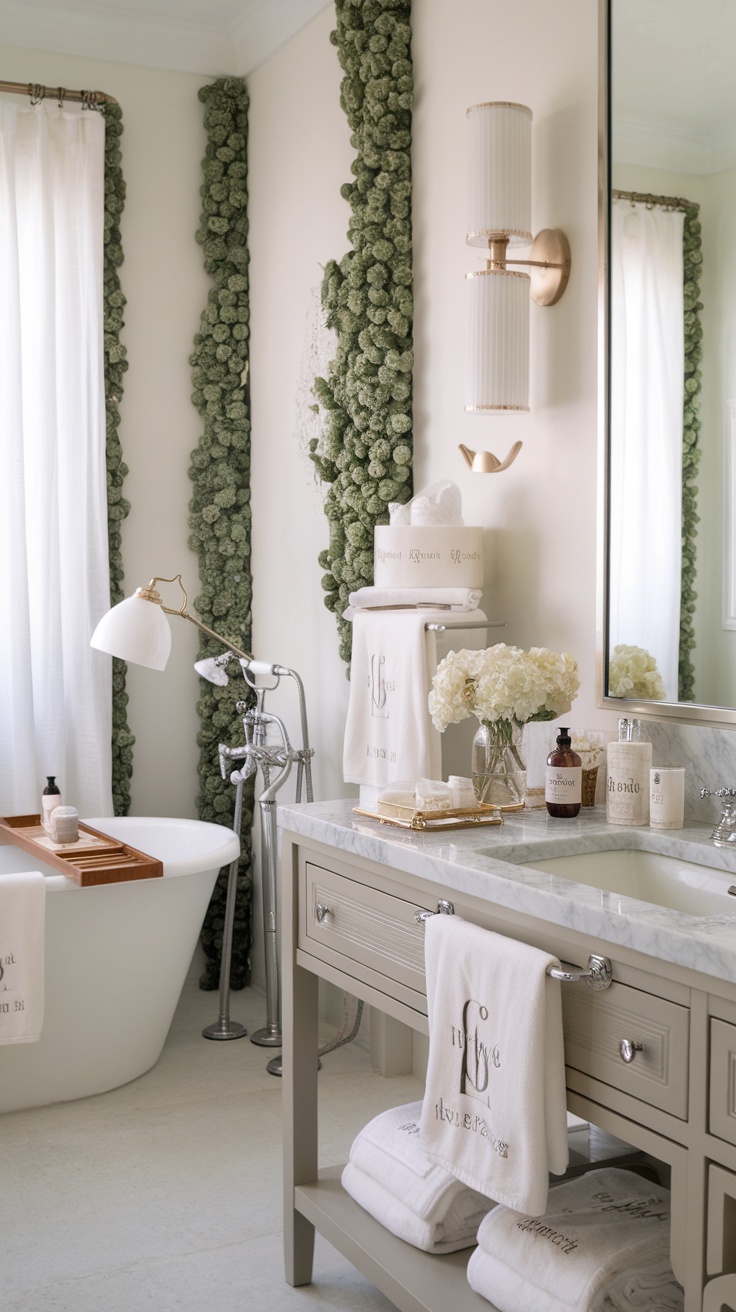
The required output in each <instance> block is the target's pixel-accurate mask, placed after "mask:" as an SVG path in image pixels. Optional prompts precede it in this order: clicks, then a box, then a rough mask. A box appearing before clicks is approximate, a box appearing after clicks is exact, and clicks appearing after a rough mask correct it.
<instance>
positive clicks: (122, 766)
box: [103, 103, 135, 815]
mask: <svg viewBox="0 0 736 1312" xmlns="http://www.w3.org/2000/svg"><path fill="white" fill-rule="evenodd" d="M103 112H104V116H105V200H104V205H105V219H104V224H105V228H104V248H103V314H104V344H103V350H104V374H105V412H106V413H105V422H106V460H107V532H108V541H109V551H110V602H111V605H113V606H114V605H116V603H117V602H119V601H122V599H123V587H122V581H123V573H124V570H123V557H122V552H121V533H120V527H121V524H122V522H123V520H124V519H125V517H126V515H127V514H128V511H129V510H130V502H128V501H126V500H125V497H124V496H123V483H124V480H125V476H126V474H127V473H128V470H127V466H126V465H125V463H124V462H123V451H122V447H121V445H120V438H119V437H118V425H119V423H120V401H121V398H122V395H123V374H124V373H125V370H126V369H127V368H128V362H127V360H126V358H125V357H126V351H125V347H124V346H123V344H122V342H121V340H120V334H121V331H122V328H123V308H124V306H125V297H124V296H123V293H122V291H121V289H120V278H119V277H118V269H119V268H120V265H121V264H122V262H123V248H122V245H121V242H120V216H121V214H122V212H123V206H124V204H125V182H124V180H123V171H122V168H121V167H120V160H121V154H120V137H121V135H122V131H123V123H122V117H123V112H122V110H121V108H120V106H119V105H117V104H112V103H106V104H105V105H104V107H103ZM126 669H127V667H126V664H125V661H120V660H117V659H113V663H112V802H113V812H114V814H115V815H127V814H128V811H129V809H130V779H131V775H132V773H133V743H134V742H135V739H134V737H133V735H132V733H131V732H130V729H129V728H128V713H127V706H128V694H127V693H126V691H125V678H126Z"/></svg>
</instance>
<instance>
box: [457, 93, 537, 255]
mask: <svg viewBox="0 0 736 1312" xmlns="http://www.w3.org/2000/svg"><path fill="white" fill-rule="evenodd" d="M468 125H469V136H470V150H469V158H468V184H469V188H468V190H469V195H468V232H467V236H466V241H467V243H468V245H469V246H487V245H488V241H489V239H490V238H491V237H493V236H496V237H501V236H508V238H509V244H510V245H512V246H528V245H529V244H530V242H531V240H532V233H531V225H532V111H531V110H530V109H528V108H527V106H526V105H512V104H507V103H506V102H503V101H498V102H494V101H492V102H490V103H489V104H485V105H471V107H470V109H469V110H468Z"/></svg>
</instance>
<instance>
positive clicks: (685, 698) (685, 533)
mask: <svg viewBox="0 0 736 1312" xmlns="http://www.w3.org/2000/svg"><path fill="white" fill-rule="evenodd" d="M683 253H684V293H685V296H684V300H685V404H684V412H683V443H682V596H681V602H680V663H679V687H678V699H679V701H681V702H691V701H694V699H695V669H694V666H693V662H692V651H693V648H694V646H695V630H694V627H693V616H694V613H695V603H696V601H697V596H698V594H697V592H696V591H695V575H696V550H697V541H696V539H697V526H698V524H699V522H700V517H699V515H698V513H697V497H698V489H697V487H696V486H695V479H696V478H697V474H698V466H699V464H700V445H699V441H700V390H701V373H700V362H701V360H702V356H703V348H702V338H703V329H702V325H701V322H700V312H701V310H702V308H703V306H702V304H701V302H700V299H699V297H700V273H701V268H702V264H703V252H702V247H701V225H700V220H699V218H698V211H697V210H695V209H688V210H686V211H685V224H684V231H683Z"/></svg>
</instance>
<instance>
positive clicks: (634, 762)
mask: <svg viewBox="0 0 736 1312" xmlns="http://www.w3.org/2000/svg"><path fill="white" fill-rule="evenodd" d="M607 757H608V777H607V779H606V820H607V821H608V823H609V825H634V826H636V825H648V824H649V771H650V769H651V765H652V744H651V743H643V742H618V743H609V744H608V748H607Z"/></svg>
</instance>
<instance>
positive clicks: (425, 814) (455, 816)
mask: <svg viewBox="0 0 736 1312" xmlns="http://www.w3.org/2000/svg"><path fill="white" fill-rule="evenodd" d="M379 805H380V806H381V807H382V808H383V809H382V810H381V811H364V810H363V808H362V807H360V806H354V807H353V813H354V814H355V815H364V816H367V818H368V819H369V820H378V822H379V824H382V825H398V826H399V828H400V829H414V830H419V831H422V830H424V831H427V830H430V831H433V832H437V831H438V830H439V831H441V832H443V833H446V832H447V831H448V830H449V829H472V828H473V826H474V825H502V824H503V816H502V815H501V814H500V812H499V810H498V808H497V807H495V806H477V807H475V806H474V807H472V808H468V809H467V810H458V811H453V810H449V811H415V810H414V808H413V807H410V806H400V805H398V804H397V803H393V802H381V803H379Z"/></svg>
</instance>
